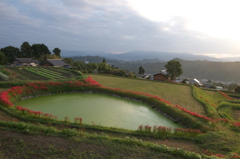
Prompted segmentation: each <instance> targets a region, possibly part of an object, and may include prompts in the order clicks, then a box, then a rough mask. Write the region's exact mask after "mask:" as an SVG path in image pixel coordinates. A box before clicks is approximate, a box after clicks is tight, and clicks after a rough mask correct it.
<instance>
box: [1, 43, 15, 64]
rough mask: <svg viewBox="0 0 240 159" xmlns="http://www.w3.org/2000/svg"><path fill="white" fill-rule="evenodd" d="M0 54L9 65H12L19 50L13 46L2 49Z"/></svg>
mask: <svg viewBox="0 0 240 159" xmlns="http://www.w3.org/2000/svg"><path fill="white" fill-rule="evenodd" d="M1 52H3V53H4V54H5V56H6V57H7V59H8V62H9V63H12V62H13V61H14V60H15V58H16V57H19V49H18V48H16V47H13V46H7V47H5V48H2V49H1Z"/></svg>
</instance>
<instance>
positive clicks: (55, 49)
mask: <svg viewBox="0 0 240 159" xmlns="http://www.w3.org/2000/svg"><path fill="white" fill-rule="evenodd" d="M53 53H54V54H55V55H56V56H58V57H61V56H60V53H61V50H60V49H59V48H54V49H53Z"/></svg>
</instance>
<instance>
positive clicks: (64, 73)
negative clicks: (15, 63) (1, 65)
mask: <svg viewBox="0 0 240 159" xmlns="http://www.w3.org/2000/svg"><path fill="white" fill-rule="evenodd" d="M7 69H8V70H9V71H11V72H13V73H14V74H15V77H14V78H16V79H19V80H51V79H66V78H74V77H76V76H77V75H75V74H74V73H72V72H70V71H69V70H65V69H62V68H53V67H9V68H7Z"/></svg>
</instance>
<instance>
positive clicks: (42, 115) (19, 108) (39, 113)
mask: <svg viewBox="0 0 240 159" xmlns="http://www.w3.org/2000/svg"><path fill="white" fill-rule="evenodd" d="M16 109H17V110H19V111H21V112H22V113H28V114H30V115H35V116H36V117H43V118H47V119H56V118H57V116H54V115H52V114H48V113H42V112H41V111H33V110H30V109H27V108H25V107H21V106H16Z"/></svg>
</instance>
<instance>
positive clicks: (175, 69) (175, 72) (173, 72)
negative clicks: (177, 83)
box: [164, 60, 183, 80]
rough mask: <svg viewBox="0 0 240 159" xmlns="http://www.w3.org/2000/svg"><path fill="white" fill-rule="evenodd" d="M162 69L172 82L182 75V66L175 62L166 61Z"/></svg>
mask: <svg viewBox="0 0 240 159" xmlns="http://www.w3.org/2000/svg"><path fill="white" fill-rule="evenodd" d="M164 67H165V68H166V71H167V73H168V75H169V76H170V77H171V79H172V80H174V79H176V78H177V77H179V76H180V75H181V74H182V73H183V71H182V68H181V67H182V65H181V63H180V62H179V61H177V60H170V61H168V63H167V64H166V65H165V66H164Z"/></svg>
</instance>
